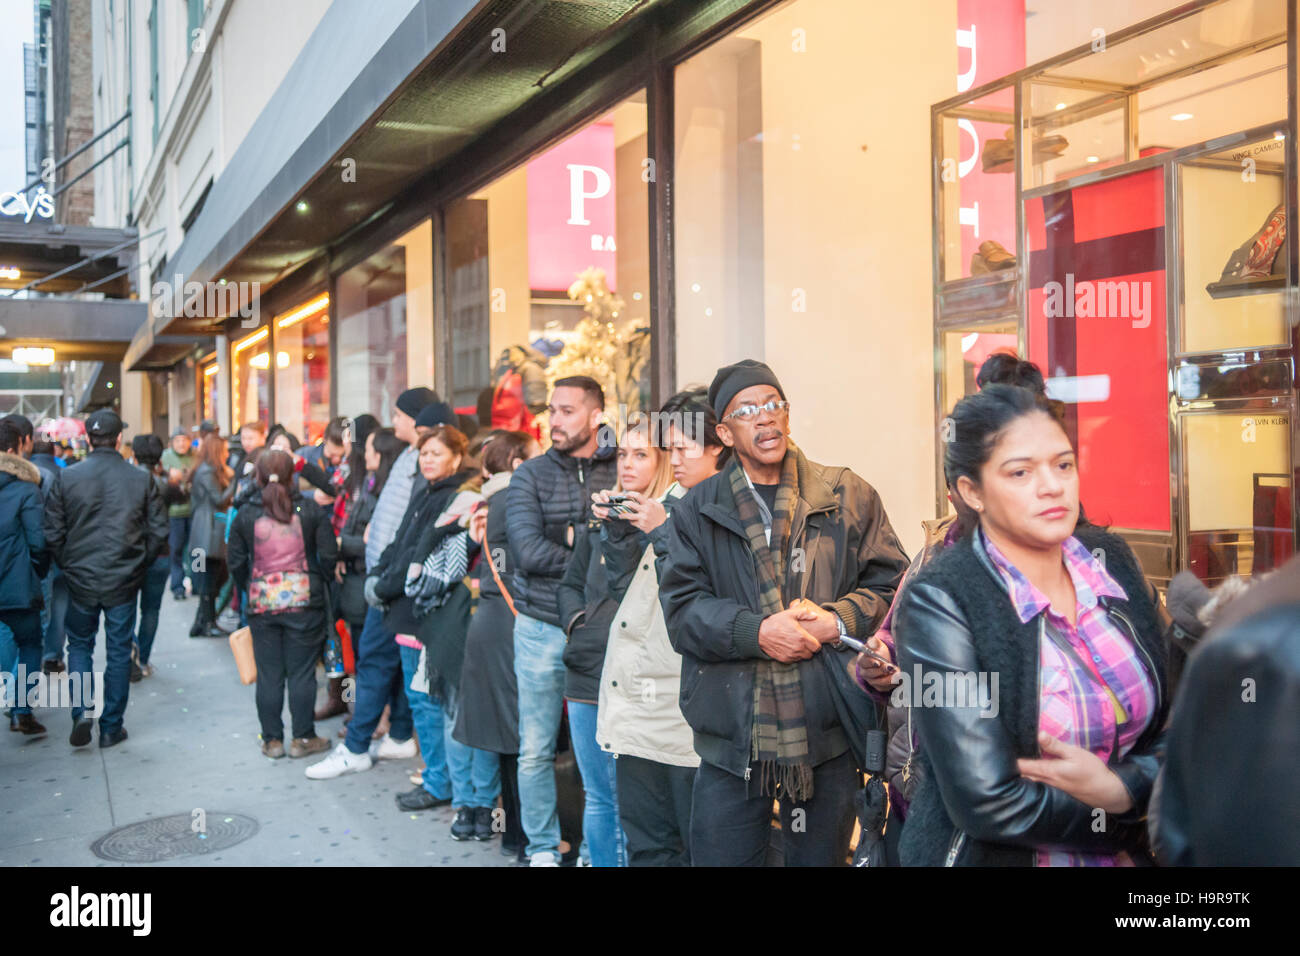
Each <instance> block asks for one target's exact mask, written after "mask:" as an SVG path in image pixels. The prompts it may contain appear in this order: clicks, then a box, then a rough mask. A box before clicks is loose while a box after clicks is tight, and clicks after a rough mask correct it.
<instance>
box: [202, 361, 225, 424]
mask: <svg viewBox="0 0 1300 956" xmlns="http://www.w3.org/2000/svg"><path fill="white" fill-rule="evenodd" d="M220 407H221V366H220V365H218V364H217V359H216V356H209V357H208V358H205V359H202V360H201V361H200V362H199V418H200V420H202V421H212V422H215V421H216V420H217V409H218V408H220Z"/></svg>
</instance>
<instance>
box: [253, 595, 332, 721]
mask: <svg viewBox="0 0 1300 956" xmlns="http://www.w3.org/2000/svg"><path fill="white" fill-rule="evenodd" d="M248 626H249V629H250V630H251V631H252V632H253V658H254V660H255V661H256V662H257V719H258V720H259V721H260V722H261V724H262V738H263V739H264V740H271V739H273V738H274V739H276V740H283V739H284V718H283V716H282V713H283V711H284V690H285V685H286V684H287V685H288V688H289V718H290V720H291V721H292V722H293V735H294V737H315V736H316V724H315V716H314V713H315V710H316V661H317V659H318V658H319V657H320V655H321V649H322V648H323V647H324V645H325V624H324V621H323V620H322V616H321V612H320V611H318V610H308V611H286V612H284V613H283V614H256V615H250V616H249V618H248Z"/></svg>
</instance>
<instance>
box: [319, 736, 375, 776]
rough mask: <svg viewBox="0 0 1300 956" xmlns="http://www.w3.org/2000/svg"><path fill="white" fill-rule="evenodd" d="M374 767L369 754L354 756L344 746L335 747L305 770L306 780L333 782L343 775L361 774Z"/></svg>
mask: <svg viewBox="0 0 1300 956" xmlns="http://www.w3.org/2000/svg"><path fill="white" fill-rule="evenodd" d="M372 766H374V763H373V761H371V759H370V754H354V753H353V752H352V751H350V750H348V748H347V745H346V744H339V745H337V746H336V747H335V748H334V749H333V750H332V751H330V755H329V756H328V757H326V758H325V759H324V760H322V761H320V762H319V763H314V764H312V765H311V766H310V767H308V768H307V771H306V772H307V779H308V780H333V779H334V778H335V777H341V776H343V775H344V774H345V773H361V772H362V771H363V770H369V769H370V768H371V767H372Z"/></svg>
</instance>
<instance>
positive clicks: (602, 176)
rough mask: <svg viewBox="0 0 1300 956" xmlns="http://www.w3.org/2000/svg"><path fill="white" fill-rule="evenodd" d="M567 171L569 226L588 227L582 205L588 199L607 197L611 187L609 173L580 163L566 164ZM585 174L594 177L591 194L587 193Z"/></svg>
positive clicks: (589, 221) (587, 220) (588, 221)
mask: <svg viewBox="0 0 1300 956" xmlns="http://www.w3.org/2000/svg"><path fill="white" fill-rule="evenodd" d="M565 168H567V169H568V170H569V218H568V224H569V225H570V226H590V225H591V220H590V219H588V218H587V216H586V210H585V208H584V204H585V203H586V201H587V200H588V199H600V198H601V197H602V196H607V195H609V188H610V186H611V185H612V184H611V183H610V179H609V173H607V172H605V170H603V169H601V168H600V167H599V166H584V165H582V164H580V163H568V164H567V165H566V167H565ZM587 173H591V174H592V176H594V177H595V183H594V184H593V186H592V189H591V192H587V190H586V188H585V187H586V185H587Z"/></svg>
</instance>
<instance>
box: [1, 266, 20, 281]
mask: <svg viewBox="0 0 1300 956" xmlns="http://www.w3.org/2000/svg"><path fill="white" fill-rule="evenodd" d="M20 276H22V273H21V272H20V271H18V268H17V267H16V266H0V279H17V278H19V277H20Z"/></svg>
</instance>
